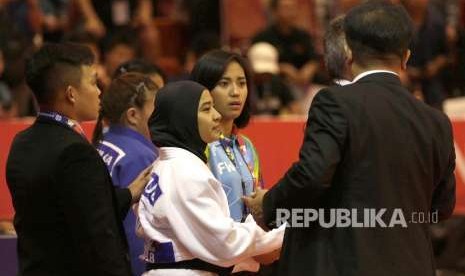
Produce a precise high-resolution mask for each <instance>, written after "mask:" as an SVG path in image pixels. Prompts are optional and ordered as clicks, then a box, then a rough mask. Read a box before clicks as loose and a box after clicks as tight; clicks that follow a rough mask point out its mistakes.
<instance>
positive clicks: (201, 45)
mask: <svg viewBox="0 0 465 276" xmlns="http://www.w3.org/2000/svg"><path fill="white" fill-rule="evenodd" d="M219 48H221V43H220V38H219V37H218V35H217V34H215V33H212V32H202V33H199V34H198V35H196V36H194V38H193V39H192V42H191V44H190V45H189V51H191V52H192V53H193V54H194V55H195V58H200V57H201V56H203V55H204V54H205V53H208V52H209V51H212V50H215V49H219Z"/></svg>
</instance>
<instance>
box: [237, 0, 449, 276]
mask: <svg viewBox="0 0 465 276" xmlns="http://www.w3.org/2000/svg"><path fill="white" fill-rule="evenodd" d="M344 30H345V34H346V39H347V42H348V45H349V48H350V49H351V57H350V58H351V60H352V61H351V67H352V72H353V74H354V76H356V77H355V79H354V82H353V84H350V85H347V86H335V87H330V88H328V89H324V90H322V91H321V92H320V93H318V94H317V96H316V97H315V99H314V101H313V103H312V106H311V108H310V111H309V118H308V122H307V128H306V132H305V137H304V141H303V145H302V147H301V149H300V154H299V160H298V161H297V162H296V163H294V164H293V165H292V167H291V168H290V169H289V170H288V171H287V173H286V174H285V176H284V177H283V178H282V179H281V180H280V181H279V182H278V183H277V184H276V185H275V186H274V187H273V188H272V189H270V190H269V191H268V192H266V191H263V190H258V191H257V193H256V194H255V196H254V197H253V198H246V199H245V201H246V203H247V204H248V205H249V206H250V207H251V208H252V212H254V213H255V214H260V213H259V212H260V211H261V209H262V210H263V217H264V221H265V223H266V224H267V225H268V226H272V225H273V222H277V223H278V224H279V223H282V222H283V221H284V220H287V221H288V223H289V224H290V227H289V228H288V229H287V231H286V234H285V238H284V244H283V249H282V253H281V258H280V263H279V273H280V274H279V275H286V276H293V275H313V276H339V275H344V276H372V275H376V276H393V275H396V276H433V275H435V272H434V270H435V269H434V260H433V253H432V250H431V241H430V236H429V231H428V223H427V222H428V221H433V222H434V221H436V219H438V220H441V219H445V218H447V217H448V216H450V215H451V213H452V211H453V209H454V206H455V178H454V174H453V171H454V168H455V154H454V146H453V140H452V129H451V124H450V122H449V120H448V118H447V117H446V116H445V115H444V114H442V113H441V112H439V111H437V110H434V109H432V108H430V107H428V106H427V105H425V104H424V103H422V102H420V101H418V100H416V99H415V98H414V97H413V96H412V95H410V93H409V92H408V91H407V90H406V89H404V88H403V87H402V86H401V83H400V80H399V77H398V75H399V73H400V72H401V71H403V70H405V69H406V63H407V60H408V57H409V55H410V51H409V50H408V45H409V42H410V38H411V35H412V27H411V22H410V19H409V18H408V15H407V14H406V12H405V10H404V9H403V8H402V7H400V6H395V5H392V4H389V3H386V2H381V1H377V2H376V3H366V4H362V5H360V6H358V7H356V8H354V9H353V10H351V11H350V12H349V13H348V14H347V15H346V17H345V20H344ZM261 202H263V204H262V205H261V204H260V203H261ZM283 214H284V215H283ZM422 217H423V219H421V218H422Z"/></svg>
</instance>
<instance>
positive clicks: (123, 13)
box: [111, 0, 130, 26]
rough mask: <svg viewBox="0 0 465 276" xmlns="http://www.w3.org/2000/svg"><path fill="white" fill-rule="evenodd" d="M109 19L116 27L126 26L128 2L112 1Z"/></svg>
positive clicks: (128, 14) (128, 13)
mask: <svg viewBox="0 0 465 276" xmlns="http://www.w3.org/2000/svg"><path fill="white" fill-rule="evenodd" d="M111 19H112V21H113V24H115V25H116V26H121V25H126V24H128V23H129V20H130V10H129V2H128V1H127V0H116V1H113V3H112V7H111Z"/></svg>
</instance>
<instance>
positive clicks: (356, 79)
mask: <svg viewBox="0 0 465 276" xmlns="http://www.w3.org/2000/svg"><path fill="white" fill-rule="evenodd" d="M377 73H389V74H394V75H396V76H399V74H397V73H396V72H393V71H389V70H369V71H365V72H363V73H360V74H358V75H357V76H356V77H355V78H354V80H353V81H352V83H355V82H357V81H358V80H360V79H361V78H364V77H366V76H368V75H372V74H377Z"/></svg>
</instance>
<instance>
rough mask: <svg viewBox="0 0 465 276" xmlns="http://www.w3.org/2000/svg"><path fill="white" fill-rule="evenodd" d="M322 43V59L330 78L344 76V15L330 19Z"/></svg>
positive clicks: (345, 55) (345, 56) (345, 54)
mask: <svg viewBox="0 0 465 276" xmlns="http://www.w3.org/2000/svg"><path fill="white" fill-rule="evenodd" d="M323 45H324V60H325V65H326V69H327V70H328V74H329V76H330V77H331V78H332V79H342V78H344V70H345V66H346V65H345V64H346V63H345V62H346V59H347V52H346V45H347V43H346V38H345V34H344V16H339V17H336V18H334V19H333V20H331V22H330V23H329V26H328V29H327V30H326V33H325V35H324V39H323Z"/></svg>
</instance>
